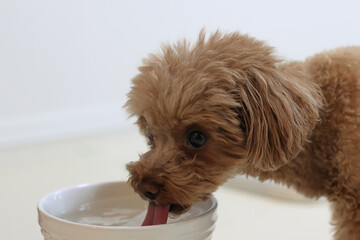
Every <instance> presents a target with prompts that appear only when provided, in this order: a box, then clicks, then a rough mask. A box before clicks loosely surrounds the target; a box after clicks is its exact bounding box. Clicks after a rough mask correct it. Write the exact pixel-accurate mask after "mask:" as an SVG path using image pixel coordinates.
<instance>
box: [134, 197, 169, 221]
mask: <svg viewBox="0 0 360 240" xmlns="http://www.w3.org/2000/svg"><path fill="white" fill-rule="evenodd" d="M169 209H170V205H164V206H159V205H156V204H155V203H149V206H148V210H147V213H146V217H145V219H144V222H143V223H142V224H141V226H149V225H158V224H165V223H166V222H167V218H168V214H169Z"/></svg>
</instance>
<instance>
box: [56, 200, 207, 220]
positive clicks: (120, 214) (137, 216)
mask: <svg viewBox="0 0 360 240" xmlns="http://www.w3.org/2000/svg"><path fill="white" fill-rule="evenodd" d="M147 204H148V203H147V202H145V201H143V200H142V199H140V198H139V197H123V196H122V197H114V198H108V199H98V200H96V201H92V202H85V203H81V204H80V205H79V206H76V207H75V208H73V210H72V211H69V212H65V213H63V214H61V215H59V216H57V217H59V218H61V219H64V220H67V221H70V222H77V223H82V224H89V225H97V226H140V225H141V223H142V222H143V220H144V218H145V215H146V209H147ZM202 212H203V209H201V207H199V206H196V205H195V206H193V207H192V208H191V209H190V211H188V212H186V213H184V214H182V215H180V216H172V217H171V218H168V223H173V222H179V221H181V220H185V219H188V218H192V217H195V216H198V215H200V214H201V213H202Z"/></svg>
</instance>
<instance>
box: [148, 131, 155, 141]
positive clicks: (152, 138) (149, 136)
mask: <svg viewBox="0 0 360 240" xmlns="http://www.w3.org/2000/svg"><path fill="white" fill-rule="evenodd" d="M148 138H149V140H150V141H154V136H153V135H152V134H151V133H150V132H148Z"/></svg>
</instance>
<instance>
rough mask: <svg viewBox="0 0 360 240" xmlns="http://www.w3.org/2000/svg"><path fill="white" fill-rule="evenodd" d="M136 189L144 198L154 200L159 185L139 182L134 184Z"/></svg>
mask: <svg viewBox="0 0 360 240" xmlns="http://www.w3.org/2000/svg"><path fill="white" fill-rule="evenodd" d="M136 188H137V190H138V191H139V192H140V193H141V194H142V195H143V196H144V197H146V198H148V199H150V200H155V199H156V197H157V196H158V193H159V187H158V186H157V185H156V184H153V183H148V182H140V183H138V184H136Z"/></svg>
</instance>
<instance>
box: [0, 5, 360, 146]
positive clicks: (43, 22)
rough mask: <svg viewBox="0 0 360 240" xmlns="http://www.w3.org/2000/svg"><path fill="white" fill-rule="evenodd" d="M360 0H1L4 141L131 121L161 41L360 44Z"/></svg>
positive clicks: (286, 47) (301, 48)
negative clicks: (234, 35) (140, 81)
mask: <svg viewBox="0 0 360 240" xmlns="http://www.w3.org/2000/svg"><path fill="white" fill-rule="evenodd" d="M359 9H360V1H358V0H353V1H346V0H343V1H331V0H328V1H323V0H321V1H314V0H302V1H296V2H295V1H286V0H284V1H278V0H272V1H267V0H263V1H261V0H252V1H249V0H247V1H239V0H221V1H220V0H218V1H210V0H198V1H196V0H192V1H191V0H178V1H174V0H153V1H150V0H132V1H130V0H128V1H125V0H124V1H120V0H97V1H96V0H61V1H58V0H32V1H29V0H0V146H8V145H13V144H19V143H24V142H29V141H38V140H44V139H52V138H57V137H64V136H70V135H77V134H83V133H88V132H94V131H97V132H98V131H108V130H112V129H118V128H122V127H129V126H130V124H131V123H130V122H131V121H127V120H126V114H125V113H124V111H123V109H122V105H123V104H124V103H125V101H126V93H127V92H128V91H129V88H130V79H131V78H132V76H134V75H135V74H136V72H137V70H136V67H137V66H138V65H139V64H140V63H141V59H142V58H143V57H144V56H146V55H147V54H148V53H150V52H153V51H156V50H158V49H159V48H158V47H159V44H160V43H161V42H166V41H174V40H177V39H179V38H183V37H187V38H190V39H195V38H196V37H197V34H198V32H199V31H200V29H201V28H202V27H206V29H207V30H208V32H210V31H212V30H216V29H222V30H226V31H235V30H240V31H241V32H243V33H248V34H251V35H253V36H255V37H257V38H260V39H263V40H267V41H268V42H269V43H270V44H271V45H273V46H275V47H276V48H277V49H278V53H279V54H280V55H281V56H283V57H286V58H287V59H296V60H301V59H304V58H305V57H306V56H308V55H311V54H313V53H315V52H318V51H321V50H324V49H329V48H333V47H336V46H341V45H359V44H360V11H359Z"/></svg>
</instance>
